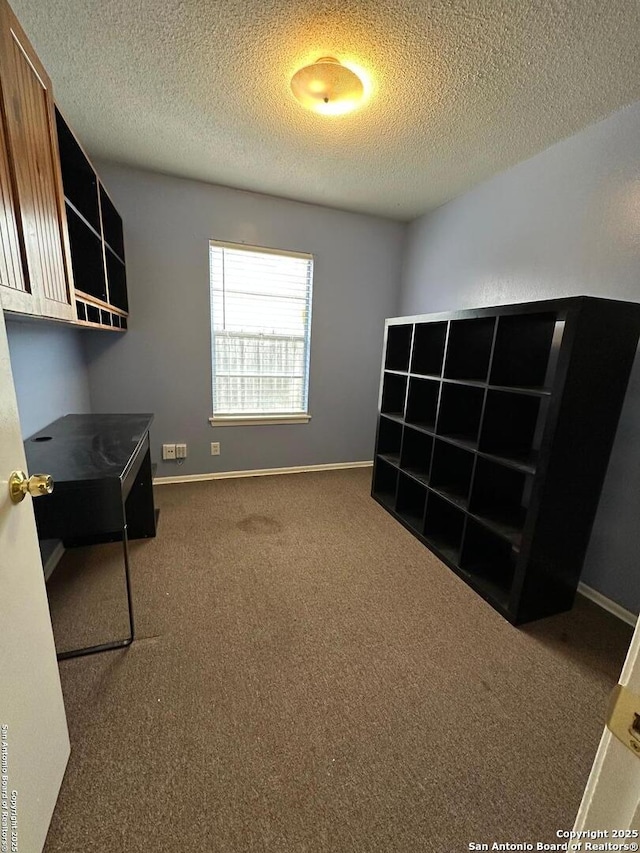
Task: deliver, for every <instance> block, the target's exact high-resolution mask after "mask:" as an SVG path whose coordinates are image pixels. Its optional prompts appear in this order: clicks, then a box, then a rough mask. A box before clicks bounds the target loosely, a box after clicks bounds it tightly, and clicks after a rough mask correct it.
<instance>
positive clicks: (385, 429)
mask: <svg viewBox="0 0 640 853" xmlns="http://www.w3.org/2000/svg"><path fill="white" fill-rule="evenodd" d="M401 444H402V424H399V423H398V422H397V421H392V420H390V419H389V418H385V417H384V415H383V416H381V418H380V424H379V427H378V455H379V456H381V457H382V458H383V459H385V460H386V461H387V462H391V463H392V464H394V465H399V464H400V446H401Z"/></svg>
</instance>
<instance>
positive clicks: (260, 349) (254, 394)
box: [209, 241, 313, 425]
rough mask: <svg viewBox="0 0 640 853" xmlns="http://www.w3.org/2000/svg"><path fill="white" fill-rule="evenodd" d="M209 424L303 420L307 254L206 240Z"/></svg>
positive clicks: (308, 296) (309, 283)
mask: <svg viewBox="0 0 640 853" xmlns="http://www.w3.org/2000/svg"><path fill="white" fill-rule="evenodd" d="M209 270H210V286H211V358H212V365H213V371H212V376H213V417H212V418H211V423H212V424H216V425H218V424H225V423H226V424H238V423H262V422H267V423H273V422H286V423H288V422H297V421H302V422H306V421H308V420H309V406H308V397H309V344H310V340H311V291H312V281H313V257H312V256H311V255H305V254H300V253H295V252H284V251H282V252H281V251H275V250H273V249H262V248H255V247H247V246H241V245H235V244H229V243H218V242H215V241H211V242H210V244H209Z"/></svg>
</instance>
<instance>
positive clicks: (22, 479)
mask: <svg viewBox="0 0 640 853" xmlns="http://www.w3.org/2000/svg"><path fill="white" fill-rule="evenodd" d="M52 491H53V477H52V476H51V475H50V474H34V475H33V476H32V477H27V475H26V474H25V473H24V471H13V472H12V474H11V476H10V477H9V496H10V498H11V500H12V502H13V503H14V504H19V503H20V501H21V500H24V496H25V495H26V494H27V492H28V493H29V494H30V495H31V496H32V497H34V498H37V497H39V496H40V495H50V494H51V492H52Z"/></svg>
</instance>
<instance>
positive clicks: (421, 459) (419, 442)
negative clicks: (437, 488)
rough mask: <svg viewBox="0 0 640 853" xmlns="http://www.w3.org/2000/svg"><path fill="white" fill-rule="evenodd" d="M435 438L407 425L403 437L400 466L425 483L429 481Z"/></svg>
mask: <svg viewBox="0 0 640 853" xmlns="http://www.w3.org/2000/svg"><path fill="white" fill-rule="evenodd" d="M432 451H433V438H432V437H431V436H430V435H427V434H426V433H424V432H419V431H418V430H415V429H411V427H408V426H405V428H404V435H403V437H402V454H401V456H400V467H401V469H402V470H403V471H407V472H408V473H409V474H411V475H412V476H414V477H417V478H418V479H419V480H422V482H423V483H428V482H429V469H430V467H431V453H432Z"/></svg>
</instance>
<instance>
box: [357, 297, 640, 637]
mask: <svg viewBox="0 0 640 853" xmlns="http://www.w3.org/2000/svg"><path fill="white" fill-rule="evenodd" d="M639 335H640V305H638V304H635V303H628V302H616V301H613V300H608V299H598V298H595V297H587V296H578V297H571V298H567V299H557V300H547V301H544V302H530V303H523V304H520V305H504V306H500V307H496V308H479V309H474V310H469V311H457V312H452V313H446V314H444V313H440V314H432V315H420V316H416V317H402V318H397V319H392V320H387V321H386V324H385V338H384V355H383V363H382V376H381V382H380V396H379V407H378V429H377V434H376V450H375V460H374V470H373V483H372V496H373V497H374V498H375V500H377V501H378V503H380V504H381V505H382V506H383V507H384V508H385V509H386V510H387V511H388V512H389V513H391V515H393V516H394V517H395V518H396V519H397V520H398V521H399V522H400V523H401V524H403V525H404V526H405V527H406V528H407V529H408V530H409V531H411V533H413V535H414V536H416V537H417V538H418V539H419V540H420V541H421V542H423V543H424V544H425V545H426V546H427V547H428V548H429V549H430V550H431V551H432V552H433V553H434V554H435V555H436V556H437V557H439V558H440V559H441V560H442V561H443V562H444V563H445V564H446V565H447V566H449V568H451V569H452V570H453V571H454V572H455V573H456V574H457V575H458V576H459V577H460V578H462V579H463V580H464V581H466V583H468V584H469V585H470V586H471V587H472V588H473V589H474V590H475V591H476V592H477V593H479V594H480V595H481V596H482V597H483V598H484V599H485V600H486V601H488V602H489V603H490V604H491V605H492V606H493V607H494V608H495V609H496V610H497V611H498V612H499V613H501V614H502V615H503V616H504V617H505V618H506V619H508V620H509V621H510V622H512V623H513V624H521V623H524V622H528V621H532V620H534V619H539V618H542V617H544V616H550V615H552V614H554V613H560V612H562V611H565V610H569V609H570V608H571V606H572V604H573V600H574V597H575V592H576V589H577V585H578V581H579V578H580V572H581V569H582V563H583V559H584V555H585V552H586V549H587V545H588V542H589V536H590V534H591V528H592V525H593V520H594V517H595V513H596V509H597V506H598V500H599V497H600V491H601V488H602V483H603V481H604V476H605V473H606V469H607V464H608V461H609V455H610V452H611V447H612V445H613V440H614V438H615V432H616V428H617V424H618V419H619V416H620V411H621V409H622V403H623V401H624V396H625V392H626V387H627V382H628V379H629V374H630V371H631V367H632V364H633V360H634V357H635V353H636V349H637V346H638V337H639Z"/></svg>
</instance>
